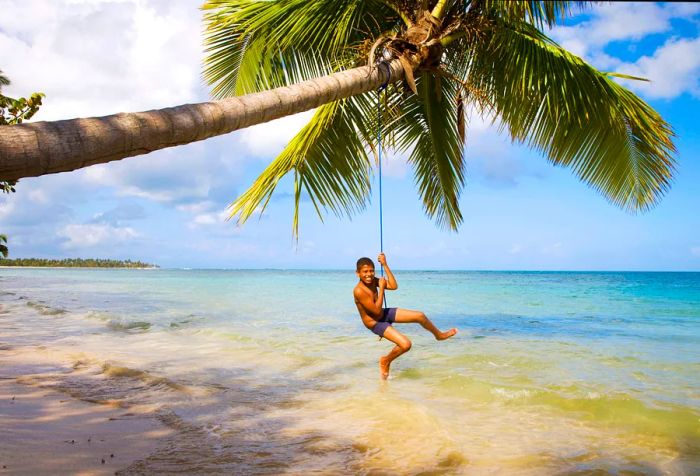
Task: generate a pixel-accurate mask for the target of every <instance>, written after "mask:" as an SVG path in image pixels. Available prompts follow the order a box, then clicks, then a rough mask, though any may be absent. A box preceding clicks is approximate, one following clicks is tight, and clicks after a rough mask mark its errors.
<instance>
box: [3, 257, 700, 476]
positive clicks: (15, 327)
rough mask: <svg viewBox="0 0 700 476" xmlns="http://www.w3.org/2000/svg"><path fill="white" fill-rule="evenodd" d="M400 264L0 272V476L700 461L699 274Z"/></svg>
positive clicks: (652, 465) (677, 466) (669, 469)
mask: <svg viewBox="0 0 700 476" xmlns="http://www.w3.org/2000/svg"><path fill="white" fill-rule="evenodd" d="M395 274H396V276H397V279H398V281H399V290H398V291H396V292H390V293H388V296H387V299H388V304H389V306H392V307H395V306H398V307H404V308H409V309H420V310H423V311H425V312H426V314H427V315H428V316H429V317H430V318H431V319H432V320H433V322H435V324H436V325H438V327H440V328H443V329H445V328H448V327H458V328H459V329H460V332H459V334H458V335H457V336H456V337H454V338H453V339H450V340H448V341H444V342H436V341H435V340H434V339H433V338H432V336H431V335H430V334H428V333H427V332H426V331H425V330H423V329H422V328H420V326H418V325H410V324H406V325H399V324H397V329H399V330H400V331H401V332H403V333H404V334H406V335H407V336H409V337H410V338H411V340H412V341H413V348H412V349H411V351H410V352H409V353H408V354H406V355H404V356H401V357H400V358H399V359H398V360H397V361H395V362H394V364H393V365H392V374H391V377H390V379H389V380H388V381H382V380H381V379H380V378H379V369H378V365H377V361H378V359H379V357H380V356H381V355H383V354H385V353H386V352H388V351H389V349H390V344H389V343H388V342H387V341H385V340H382V341H379V340H378V338H377V336H375V335H374V334H372V333H371V332H369V331H368V330H367V329H365V328H364V327H363V326H362V324H361V322H360V319H359V317H358V315H357V311H356V309H355V306H354V303H353V302H352V295H351V293H352V287H353V286H354V284H355V282H356V279H357V278H356V276H355V274H354V273H353V272H352V270H349V271H276V270H265V271H262V270H167V269H157V270H119V269H111V270H99V269H2V270H0V369H1V370H0V467H2V469H0V472H1V473H0V474H115V473H117V474H173V473H181V474H205V473H206V474H211V473H219V474H308V473H318V474H376V475H379V474H387V475H393V474H465V475H471V474H515V475H535V474H674V475H675V474H678V475H688V474H697V473H698V472H700V379H698V377H697V375H699V374H700V325H698V323H700V273H624V272H619V273H614V272H606V273H597V272H589V273H586V272H572V273H567V272H466V271H465V272H459V271H455V272H450V271H442V272H427V271H402V270H398V271H395ZM103 460H104V463H103V462H102V461H103Z"/></svg>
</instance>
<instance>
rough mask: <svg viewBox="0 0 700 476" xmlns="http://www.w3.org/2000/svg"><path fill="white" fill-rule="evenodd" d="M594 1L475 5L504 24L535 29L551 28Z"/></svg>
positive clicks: (499, 1) (531, 0)
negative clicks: (524, 25) (514, 24)
mask: <svg viewBox="0 0 700 476" xmlns="http://www.w3.org/2000/svg"><path fill="white" fill-rule="evenodd" d="M594 3H597V2H595V1H566V0H548V1H544V2H543V1H541V0H528V1H522V0H519V1H503V0H484V1H483V2H479V3H478V4H477V5H478V6H479V8H480V9H481V10H482V11H484V12H486V13H487V14H488V15H489V16H493V17H496V18H500V19H502V20H504V21H506V22H509V23H510V22H520V21H522V22H527V23H530V24H531V25H534V26H536V27H537V28H543V27H545V26H548V27H550V28H551V27H553V26H554V25H556V24H557V22H560V21H562V20H564V19H566V18H568V17H570V16H571V15H572V14H575V13H577V12H578V11H581V10H583V9H585V8H587V7H589V6H590V5H592V4H594Z"/></svg>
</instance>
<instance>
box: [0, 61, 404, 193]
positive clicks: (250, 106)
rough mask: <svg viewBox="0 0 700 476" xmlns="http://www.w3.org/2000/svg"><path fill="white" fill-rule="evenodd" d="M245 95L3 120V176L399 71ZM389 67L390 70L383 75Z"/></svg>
mask: <svg viewBox="0 0 700 476" xmlns="http://www.w3.org/2000/svg"><path fill="white" fill-rule="evenodd" d="M389 67H390V68H389V69H390V71H389V72H387V70H386V68H370V67H369V66H363V67H360V68H354V69H351V70H348V71H343V72H340V73H334V74H331V75H328V76H324V77H322V78H317V79H313V80H310V81H304V82H302V83H299V84H294V85H292V86H289V87H282V88H277V89H272V90H270V91H264V92H260V93H255V94H248V95H245V96H238V97H232V98H227V99H223V100H220V101H212V102H205V103H200V104H184V105H182V106H176V107H169V108H165V109H159V110H154V111H146V112H135V113H121V114H114V115H111V116H104V117H91V118H81V119H68V120H62V121H55V122H35V123H28V124H19V125H14V126H0V180H16V179H20V178H23V177H36V176H39V175H44V174H52V173H57V172H66V171H69V170H76V169H79V168H82V167H87V166H89V165H94V164H102V163H106V162H111V161H113V160H119V159H123V158H125V157H131V156H134V155H141V154H147V153H149V152H153V151H154V150H158V149H164V148H166V147H173V146H176V145H182V144H188V143H190V142H195V141H199V140H203V139H207V138H209V137H214V136H217V135H221V134H226V133H228V132H232V131H235V130H238V129H243V128H245V127H249V126H252V125H255V124H260V123H263V122H268V121H271V120H273V119H278V118H280V117H284V116H289V115H292V114H296V113H298V112H303V111H307V110H309V109H313V108H315V107H318V106H320V105H322V104H326V103H328V102H332V101H337V100H339V99H344V98H347V97H350V96H355V95H358V94H362V93H365V92H368V91H371V90H373V89H376V88H378V87H379V86H380V85H382V84H383V83H385V82H389V83H393V82H395V81H398V80H399V79H402V78H403V77H404V70H403V66H402V65H401V62H400V61H399V60H394V61H393V62H391V63H390V64H389ZM387 73H388V74H389V78H387V77H386V75H387Z"/></svg>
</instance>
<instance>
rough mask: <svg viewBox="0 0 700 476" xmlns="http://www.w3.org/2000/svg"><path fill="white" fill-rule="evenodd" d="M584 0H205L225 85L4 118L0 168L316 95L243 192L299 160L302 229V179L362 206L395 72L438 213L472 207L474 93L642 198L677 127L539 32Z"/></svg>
mask: <svg viewBox="0 0 700 476" xmlns="http://www.w3.org/2000/svg"><path fill="white" fill-rule="evenodd" d="M587 3H590V2H568V1H550V2H539V1H519V2H513V1H500V0H278V1H274V0H273V1H269V0H268V1H260V0H208V1H207V2H206V3H205V5H204V7H203V8H204V10H205V16H204V21H205V24H206V34H205V42H206V45H207V58H206V66H205V72H204V75H205V78H206V79H207V80H208V82H209V83H210V84H211V85H212V86H213V94H214V96H215V97H217V98H224V99H220V100H219V101H214V102H209V103H203V104H196V105H183V106H178V107H174V108H168V109H164V110H159V111H149V112H143V113H134V114H117V115H113V116H107V117H104V118H89V119H74V120H69V121H58V122H44V123H42V122H38V123H33V124H25V125H21V126H12V127H7V128H0V178H3V179H15V178H21V177H26V176H37V175H42V174H46V173H55V172H61V171H67V170H74V169H77V168H80V167H85V166H87V165H92V164H96V163H104V162H108V161H111V160H118V159H121V158H124V157H129V156H133V155H138V154H144V153H148V152H151V151H153V150H156V149H161V148H164V147H171V146H174V145H178V144H184V143H188V142H192V141H196V140H202V139H205V138H208V137H212V136H215V135H219V134H224V133H227V132H230V131H233V130H237V129H240V128H243V127H247V126H250V125H253V124H257V123H261V122H266V121H269V120H272V119H275V118H278V117H282V116H285V115H290V114H293V113H296V112H301V111H304V110H308V109H312V108H318V109H317V110H316V112H315V114H314V116H313V118H312V119H311V120H310V122H309V123H308V124H307V125H306V126H305V127H304V128H303V129H302V131H301V132H300V133H299V134H298V135H297V136H296V137H294V138H293V139H292V141H291V142H290V143H289V144H288V145H287V147H286V148H285V149H284V150H283V151H282V153H281V154H280V155H279V156H278V157H277V158H276V159H275V160H274V161H273V162H272V163H271V164H270V165H269V167H268V168H267V169H266V170H265V171H264V172H263V173H262V174H261V176H260V177H259V178H258V179H257V180H256V182H255V183H254V184H253V185H252V187H251V188H250V189H249V190H248V191H246V192H245V193H244V194H243V195H242V196H240V197H239V198H238V199H237V200H236V201H235V202H234V203H233V205H232V215H234V216H238V218H239V220H240V221H245V220H246V219H247V218H248V217H250V216H251V214H253V212H254V211H255V210H259V209H260V208H261V206H262V208H264V207H265V205H266V204H267V203H268V201H269V199H270V197H271V195H272V192H273V191H274V189H275V187H276V185H277V183H278V182H279V180H280V178H281V177H283V176H284V175H286V174H288V173H290V172H293V173H294V180H295V214H294V223H295V230H296V227H297V226H298V204H299V200H300V196H301V193H302V192H306V193H308V195H309V196H310V198H311V200H312V202H313V203H314V205H315V206H316V209H317V211H318V212H319V214H321V210H322V209H327V210H330V211H332V212H334V213H336V214H344V213H345V214H352V213H354V212H355V211H357V210H359V209H362V208H363V207H364V206H365V205H366V203H367V198H368V196H369V190H370V177H371V173H372V160H370V156H371V155H372V151H374V150H376V145H377V142H376V139H375V131H376V129H377V127H378V126H379V124H378V123H377V121H376V119H375V111H376V108H377V106H378V99H377V97H376V96H375V93H374V91H375V90H376V89H378V88H379V87H380V86H383V85H384V86H387V87H386V91H385V93H384V97H383V99H382V105H381V107H382V109H383V110H384V111H385V113H384V115H383V120H382V124H381V127H382V128H383V130H384V132H385V135H384V137H385V141H386V142H385V144H386V145H391V146H393V147H394V148H396V150H398V151H403V152H407V153H409V159H408V160H409V162H410V163H411V165H412V166H413V171H414V176H415V182H416V185H417V188H418V192H419V194H420V196H421V198H422V200H423V204H424V208H425V211H426V213H427V214H428V215H429V216H430V217H433V218H435V219H436V221H437V223H438V224H439V225H441V226H444V227H447V228H451V229H455V228H456V227H457V226H458V225H459V223H460V222H461V220H462V216H461V213H460V210H459V203H458V199H459V195H460V192H461V190H462V188H463V186H464V180H465V174H464V156H463V151H464V143H465V137H466V134H465V129H466V124H465V115H464V114H465V110H467V109H468V108H472V107H473V108H476V109H477V110H478V111H482V112H484V113H488V114H491V115H492V116H493V117H494V118H495V120H494V122H496V123H497V124H498V127H499V129H500V130H502V131H507V132H508V133H509V134H510V136H511V138H512V140H513V141H515V142H519V143H524V144H527V145H528V146H530V147H532V148H534V149H536V150H539V151H541V152H542V153H543V154H544V155H545V156H546V157H547V159H548V160H549V161H551V162H552V163H553V164H555V165H561V166H566V167H570V168H571V169H572V171H573V172H574V173H575V174H576V175H577V176H578V177H579V178H581V180H583V181H584V182H586V183H587V184H589V185H590V186H592V187H593V188H594V189H596V190H598V191H600V192H601V193H602V194H603V195H604V196H605V197H606V198H607V199H608V200H609V201H610V202H612V203H614V204H616V205H618V206H620V207H623V208H625V209H627V210H631V211H637V210H646V209H648V208H649V207H651V206H653V205H654V204H655V203H656V202H657V201H658V200H659V199H660V198H661V196H662V195H663V194H664V193H665V192H666V191H667V190H668V188H669V185H670V181H671V177H672V173H673V171H674V164H675V162H674V159H673V153H674V152H675V149H674V146H673V143H672V140H671V138H672V137H673V133H672V131H671V128H670V126H669V125H668V124H667V123H666V122H665V121H664V120H663V119H662V118H661V117H660V116H659V114H658V113H656V111H654V110H653V109H652V108H651V107H650V106H649V105H647V104H646V103H645V102H644V101H642V100H641V99H640V98H638V97H637V96H636V95H634V94H633V93H631V92H630V91H628V90H627V89H625V88H624V87H622V86H621V85H619V84H618V83H616V82H615V81H614V80H613V77H614V76H622V75H615V74H613V73H605V72H600V71H598V70H596V69H595V68H593V67H592V66H590V65H588V64H587V63H585V62H584V61H583V60H582V59H581V58H579V57H577V56H575V55H573V54H571V53H569V52H568V51H566V50H564V49H563V48H561V47H560V46H559V45H557V44H556V43H555V42H554V41H552V40H551V39H550V38H548V37H547V36H546V35H545V34H544V33H543V32H542V31H541V30H542V29H543V28H544V27H545V26H553V25H554V24H555V23H556V22H557V21H558V20H561V19H563V18H565V17H567V16H568V15H570V14H571V12H572V10H573V9H574V8H579V7H581V8H582V7H584V6H586V4H587ZM312 78H316V79H312ZM636 79H639V78H636ZM401 80H403V81H401ZM271 88H274V89H271Z"/></svg>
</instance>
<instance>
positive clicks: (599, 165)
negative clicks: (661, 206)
mask: <svg viewBox="0 0 700 476" xmlns="http://www.w3.org/2000/svg"><path fill="white" fill-rule="evenodd" d="M492 32H493V33H492V36H491V38H490V41H488V42H486V43H483V45H482V46H481V47H477V48H475V50H474V54H473V56H472V57H471V61H470V67H469V78H470V81H471V82H473V83H474V84H476V85H477V86H478V87H479V88H480V89H481V90H484V91H488V94H489V95H490V96H491V98H492V100H493V103H494V104H495V108H496V113H497V114H498V116H499V117H500V118H501V120H502V123H501V127H502V128H506V127H507V129H508V130H509V132H510V134H511V136H512V138H513V140H516V141H520V142H523V143H526V144H527V145H529V146H530V147H533V148H535V149H539V150H540V151H542V152H543V153H544V154H546V155H547V156H548V158H549V159H550V160H551V161H552V162H553V163H555V164H557V165H562V166H566V167H570V168H572V169H573V171H574V173H575V174H576V175H578V176H579V177H580V178H581V179H582V180H583V181H585V182H586V183H588V184H589V185H591V186H592V187H593V188H595V189H596V190H599V191H600V192H601V193H602V194H603V195H604V196H605V197H606V198H607V199H608V200H609V201H610V202H612V203H614V204H616V205H618V206H620V207H622V208H625V209H627V210H630V211H637V210H646V209H648V208H650V207H651V206H653V205H654V204H655V203H656V202H657V201H658V200H659V199H660V198H661V196H662V195H663V194H664V193H665V192H666V191H667V190H668V188H669V186H670V180H671V176H672V173H673V170H674V166H675V161H674V159H673V156H672V155H673V153H674V152H675V148H674V146H673V143H672V141H671V138H672V137H673V132H672V130H671V128H670V126H669V125H668V124H667V123H666V122H665V121H664V120H663V119H662V118H661V117H660V116H659V114H658V113H656V111H654V110H653V109H652V108H651V107H650V106H649V105H648V104H646V103H645V102H644V101H643V100H641V99H640V98H638V97H637V96H636V95H634V94H633V93H631V92H630V91H628V90H627V89H625V88H624V87H622V86H621V85H619V84H618V83H616V82H615V81H613V80H612V79H611V78H610V74H609V73H601V72H599V71H597V70H596V69H595V68H593V67H592V66H590V65H588V64H587V63H586V62H585V61H583V60H582V59H581V58H579V57H577V56H575V55H573V54H571V53H569V52H567V51H566V50H564V49H562V48H560V47H559V46H558V45H556V43H554V42H553V41H551V40H550V39H549V38H547V37H546V36H545V35H544V34H542V33H541V32H539V31H537V30H536V29H534V28H533V27H532V26H531V25H528V24H526V23H509V24H500V25H498V26H497V27H496V28H494V29H493V30H492Z"/></svg>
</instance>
